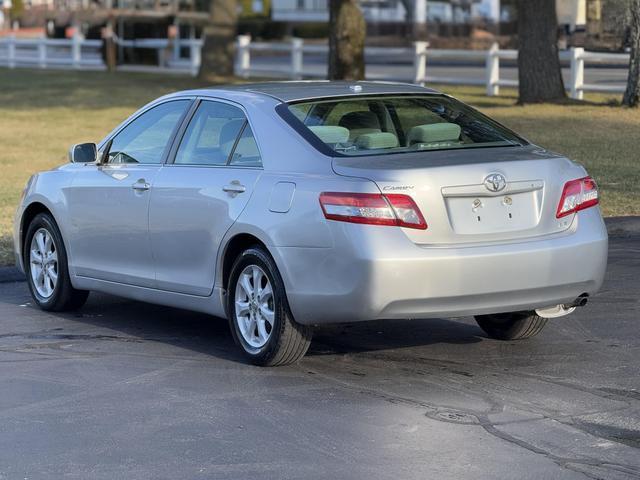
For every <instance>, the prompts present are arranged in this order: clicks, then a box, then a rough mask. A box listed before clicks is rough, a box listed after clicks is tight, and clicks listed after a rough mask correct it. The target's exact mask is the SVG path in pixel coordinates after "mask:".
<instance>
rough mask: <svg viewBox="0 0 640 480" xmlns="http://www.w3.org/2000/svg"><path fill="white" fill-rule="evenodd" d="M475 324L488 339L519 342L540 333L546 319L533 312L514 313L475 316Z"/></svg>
mask: <svg viewBox="0 0 640 480" xmlns="http://www.w3.org/2000/svg"><path fill="white" fill-rule="evenodd" d="M476 322H478V325H479V326H480V328H482V330H484V332H485V333H486V334H487V335H488V336H489V337H490V338H495V339H497V340H520V339H523V338H531V337H533V336H535V335H537V334H538V333H540V331H541V330H542V329H543V328H544V326H545V325H546V323H547V319H546V318H542V317H541V316H539V315H536V314H535V313H534V312H514V313H496V314H493V315H477V316H476Z"/></svg>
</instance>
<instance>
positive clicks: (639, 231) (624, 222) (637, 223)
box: [604, 216, 640, 237]
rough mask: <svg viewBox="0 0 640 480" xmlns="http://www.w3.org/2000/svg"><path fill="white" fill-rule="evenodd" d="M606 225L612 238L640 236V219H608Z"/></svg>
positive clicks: (605, 220)
mask: <svg viewBox="0 0 640 480" xmlns="http://www.w3.org/2000/svg"><path fill="white" fill-rule="evenodd" d="M604 223H605V225H606V226H607V231H608V232H609V236H611V237H630V236H634V235H640V217H637V216H634V217H607V218H605V219H604Z"/></svg>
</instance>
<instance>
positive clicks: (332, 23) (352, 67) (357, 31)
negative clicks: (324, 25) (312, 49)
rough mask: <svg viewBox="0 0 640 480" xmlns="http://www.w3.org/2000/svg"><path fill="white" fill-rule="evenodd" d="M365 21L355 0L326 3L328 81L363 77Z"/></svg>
mask: <svg viewBox="0 0 640 480" xmlns="http://www.w3.org/2000/svg"><path fill="white" fill-rule="evenodd" d="M366 28H367V27H366V24H365V21H364V17H363V16H362V12H361V11H360V7H359V6H358V3H357V0H330V2H329V72H328V77H329V79H330V80H362V79H364V39H365V36H366Z"/></svg>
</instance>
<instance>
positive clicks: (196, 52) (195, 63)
mask: <svg viewBox="0 0 640 480" xmlns="http://www.w3.org/2000/svg"><path fill="white" fill-rule="evenodd" d="M189 41H190V42H191V43H190V44H189V60H191V75H192V76H194V77H195V76H196V75H198V71H199V70H200V63H201V61H202V57H201V55H202V47H203V46H204V42H203V41H199V40H197V39H195V38H192V39H190V40H189Z"/></svg>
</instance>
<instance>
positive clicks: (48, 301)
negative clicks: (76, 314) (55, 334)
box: [23, 213, 89, 312]
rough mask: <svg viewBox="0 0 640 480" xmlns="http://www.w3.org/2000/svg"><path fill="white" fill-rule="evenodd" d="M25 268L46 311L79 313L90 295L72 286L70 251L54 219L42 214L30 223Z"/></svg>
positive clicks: (29, 281)
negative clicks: (75, 311) (68, 253)
mask: <svg viewBox="0 0 640 480" xmlns="http://www.w3.org/2000/svg"><path fill="white" fill-rule="evenodd" d="M23 255H24V256H23V258H24V267H25V273H26V275H27V284H28V285H29V291H30V292H31V296H32V297H33V300H34V301H35V303H36V305H38V306H39V307H40V308H42V309H43V310H49V311H56V312H60V311H64V310H76V309H78V308H80V307H81V306H82V305H84V303H85V302H86V301H87V297H88V296H89V292H88V291H86V290H77V289H75V288H73V286H72V285H71V279H70V278H69V268H68V265H67V252H66V250H65V248H64V243H63V241H62V235H61V234H60V230H59V229H58V226H57V225H56V222H55V220H54V219H53V217H52V216H51V215H49V214H47V213H40V214H38V215H36V216H35V218H34V219H33V220H32V221H31V223H30V224H29V227H28V228H27V232H26V235H25V242H24V252H23Z"/></svg>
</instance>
